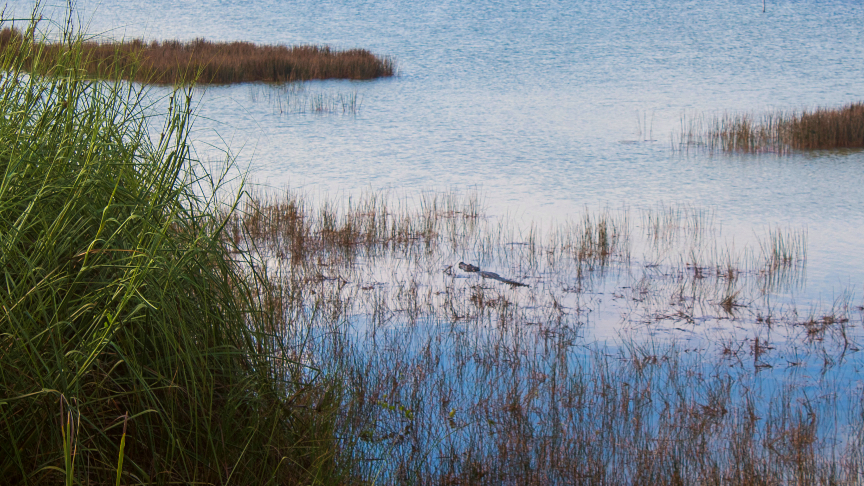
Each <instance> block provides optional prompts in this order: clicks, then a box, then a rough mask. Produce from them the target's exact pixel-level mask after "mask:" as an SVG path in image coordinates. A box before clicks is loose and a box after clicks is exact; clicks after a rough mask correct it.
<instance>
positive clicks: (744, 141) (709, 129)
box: [680, 102, 864, 153]
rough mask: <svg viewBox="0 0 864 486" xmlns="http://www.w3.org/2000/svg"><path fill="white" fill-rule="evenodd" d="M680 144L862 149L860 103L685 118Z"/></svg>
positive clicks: (730, 148)
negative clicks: (759, 113) (794, 110)
mask: <svg viewBox="0 0 864 486" xmlns="http://www.w3.org/2000/svg"><path fill="white" fill-rule="evenodd" d="M680 142H681V145H682V146H684V147H691V146H703V147H706V148H708V149H709V150H717V151H723V152H745V153H766V152H769V153H790V152H793V151H800V150H831V149H846V148H852V149H857V148H864V103H862V102H856V103H850V104H847V105H845V106H842V107H840V108H816V109H814V110H812V111H809V110H803V111H801V112H791V113H784V112H773V113H766V114H763V115H761V116H754V115H751V114H746V113H745V114H724V115H723V116H719V117H715V118H712V119H704V118H695V119H691V120H685V121H684V122H683V123H682V129H681V139H680Z"/></svg>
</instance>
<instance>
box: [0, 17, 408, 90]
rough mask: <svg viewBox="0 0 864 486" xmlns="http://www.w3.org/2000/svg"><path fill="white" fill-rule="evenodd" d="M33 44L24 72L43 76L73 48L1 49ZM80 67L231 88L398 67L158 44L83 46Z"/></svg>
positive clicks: (355, 57) (371, 58)
mask: <svg viewBox="0 0 864 486" xmlns="http://www.w3.org/2000/svg"><path fill="white" fill-rule="evenodd" d="M28 42H32V43H34V44H35V45H34V47H33V48H32V49H30V50H29V54H28V57H27V58H25V59H24V68H25V69H27V70H36V71H38V72H43V70H44V69H46V68H50V67H52V66H55V64H56V62H55V60H56V59H57V58H58V57H59V56H63V55H65V54H64V53H65V51H67V50H68V49H69V46H68V45H67V44H65V43H64V42H44V41H36V40H34V38H33V36H25V35H23V34H22V33H21V32H20V31H18V30H15V29H12V28H6V29H3V31H2V32H0V49H3V50H6V49H13V50H15V49H19V46H20V45H21V44H22V43H28ZM75 48H76V49H78V50H80V54H81V57H82V62H81V63H80V65H79V66H77V67H78V68H80V69H83V70H84V71H85V72H86V73H87V75H88V76H90V77H93V78H97V79H118V76H122V79H127V80H130V81H136V82H141V83H153V84H179V83H185V82H190V81H192V80H195V81H196V82H197V83H213V84H230V83H249V82H256V81H260V82H273V83H279V82H287V81H305V80H310V79H373V78H380V77H387V76H393V75H394V74H395V70H396V68H395V63H394V61H393V60H392V59H390V58H387V57H380V56H376V55H374V54H372V53H371V52H369V51H367V50H365V49H350V50H346V51H337V50H334V49H331V48H330V47H328V46H314V45H303V46H290V47H289V46H285V45H263V46H262V45H256V44H252V43H250V42H210V41H207V40H204V39H196V40H194V41H191V42H180V41H176V40H173V41H163V42H159V41H153V42H150V43H147V42H145V41H143V40H141V39H135V40H131V41H120V42H95V41H88V42H80V43H79V44H78V45H77V46H76V47H75Z"/></svg>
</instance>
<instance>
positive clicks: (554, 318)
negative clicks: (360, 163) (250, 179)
mask: <svg viewBox="0 0 864 486" xmlns="http://www.w3.org/2000/svg"><path fill="white" fill-rule="evenodd" d="M475 201H476V198H475V197H473V196H472V195H469V197H467V198H463V197H459V196H455V195H450V196H448V195H444V196H440V195H439V196H437V197H434V198H431V197H427V198H426V199H425V201H424V202H422V203H421V204H419V205H418V204H415V205H413V206H411V205H405V206H403V207H397V206H395V205H394V204H391V203H388V201H387V198H386V197H385V196H383V195H381V194H379V193H372V194H368V195H366V196H364V197H361V198H359V199H353V200H349V201H347V202H346V201H344V200H343V201H341V202H340V201H339V200H330V201H325V202H317V203H316V202H313V201H312V200H311V199H309V198H308V197H305V196H303V194H301V193H296V192H295V193H286V194H285V195H278V196H277V195H273V194H260V193H259V194H253V195H252V197H251V198H250V199H248V200H247V201H245V204H244V205H241V210H240V211H238V212H237V213H235V214H234V218H233V219H231V221H230V222H229V223H228V227H229V233H231V234H233V235H235V236H234V238H235V240H236V241H238V242H239V244H238V246H239V247H241V248H246V249H247V250H249V251H254V252H257V253H259V254H260V255H261V257H262V258H261V262H262V263H263V264H264V265H266V266H267V270H266V274H267V277H268V278H269V279H271V281H272V283H273V285H272V287H273V288H279V289H282V291H283V294H282V295H281V298H282V299H284V300H283V302H282V303H281V304H280V305H281V310H280V311H279V312H284V314H285V316H286V318H285V322H286V323H288V325H290V326H291V329H294V330H296V333H297V334H296V335H295V336H291V335H286V339H287V340H288V341H287V342H286V344H285V349H286V350H291V352H292V353H293V354H291V355H289V357H290V359H292V360H295V361H298V362H302V363H304V364H307V365H308V366H309V369H316V370H317V369H320V370H321V371H322V373H323V374H324V375H325V376H333V377H334V381H335V382H337V383H340V384H341V385H340V386H341V388H339V389H338V390H336V391H335V392H334V393H338V397H336V398H334V401H335V403H337V404H338V405H337V406H336V408H337V410H338V412H335V416H336V422H337V423H336V425H335V426H334V427H335V429H334V430H335V431H336V433H335V435H336V436H337V437H338V438H339V439H338V440H339V446H338V447H337V449H338V452H337V457H336V462H337V463H338V464H339V466H340V467H342V468H344V469H345V470H348V471H350V473H349V474H350V478H351V479H350V481H348V482H349V483H351V484H406V483H410V484H419V485H422V484H453V485H456V484H465V485H467V484H529V485H531V484H538V485H539V484H584V485H592V484H610V485H618V484H621V485H631V484H648V483H654V484H670V485H673V484H674V485H680V484H714V485H723V484H765V485H769V484H797V485H810V484H849V485H852V484H860V483H861V479H862V478H864V467H862V464H864V457H862V451H864V448H862V447H861V444H862V440H864V436H862V435H861V434H862V433H864V432H862V430H864V429H862V425H861V424H862V421H861V417H864V415H861V407H860V404H861V403H862V402H861V400H860V397H861V395H860V391H859V390H857V389H852V388H851V387H848V386H845V384H844V382H841V381H836V382H835V381H834V380H837V378H835V376H836V375H833V374H832V373H834V371H832V370H831V368H830V366H835V365H832V364H830V363H841V362H842V359H844V358H843V357H842V356H843V353H844V352H847V350H848V352H850V353H851V352H852V351H851V350H852V349H857V348H855V346H856V340H857V339H859V337H860V333H858V332H857V331H856V329H858V328H859V327H860V325H861V321H860V318H858V317H856V316H857V314H856V313H853V312H851V311H850V309H851V307H850V306H851V304H850V303H849V302H848V299H846V300H842V301H839V302H838V303H835V305H834V306H833V307H832V308H831V309H830V310H825V311H823V310H814V311H813V312H815V313H811V315H810V317H807V318H805V319H802V318H801V317H799V316H798V314H797V313H796V312H794V309H788V310H784V309H782V308H778V307H776V304H775V305H774V306H772V304H771V303H770V302H768V300H765V299H760V297H759V296H761V295H762V294H764V291H763V289H764V288H765V285H764V283H763V282H762V278H763V277H762V275H763V273H766V274H770V273H772V272H777V271H788V272H793V271H796V269H800V267H801V266H803V262H804V261H806V258H805V256H806V253H805V251H804V250H805V248H804V243H805V239H804V237H803V235H802V234H799V233H797V232H794V231H780V230H774V231H770V232H769V233H768V234H766V236H765V241H764V242H763V243H762V244H761V245H759V246H758V248H756V250H761V251H756V252H754V253H752V255H751V254H749V253H746V252H745V253H743V256H742V254H740V253H739V254H737V256H736V255H735V254H733V253H732V252H731V250H728V251H723V249H718V250H715V249H712V248H713V245H714V241H715V238H716V237H717V236H718V231H719V230H718V229H717V228H715V226H716V225H715V224H714V223H713V220H712V217H711V215H710V214H708V213H706V212H704V211H700V210H696V209H692V208H685V209H681V208H664V209H662V210H661V212H660V213H658V214H648V215H646V216H645V218H644V222H645V223H646V224H644V225H643V227H642V228H643V230H644V233H645V238H646V240H647V242H648V244H649V245H656V246H657V247H658V248H659V251H660V253H661V254H664V255H665V258H662V259H657V260H656V261H657V262H659V263H658V264H652V265H650V266H649V267H645V268H644V269H643V262H642V260H641V259H640V258H639V256H638V255H639V252H638V250H639V249H640V246H639V243H640V240H639V238H640V233H639V232H637V231H634V230H635V229H636V228H635V227H634V226H633V225H632V224H631V220H630V219H629V218H628V217H627V216H626V215H619V214H617V213H614V212H611V211H603V212H600V213H597V214H595V213H586V215H585V216H584V217H583V218H580V219H576V220H574V221H572V222H571V223H569V224H565V225H563V226H561V227H552V228H550V229H549V232H544V231H540V230H539V229H538V228H537V227H536V226H532V229H531V231H528V232H521V231H517V230H515V229H513V228H511V227H509V226H508V225H506V224H503V223H502V222H500V221H496V220H492V219H489V218H486V217H485V216H484V215H483V213H482V211H478V209H477V207H478V205H477V203H476V202H475ZM648 248H649V250H652V251H653V246H649V247H648ZM631 254H632V255H633V256H631ZM748 255H750V256H749V257H748ZM650 257H651V258H652V260H651V261H655V260H654V259H653V258H654V257H653V254H652V255H650ZM471 258H474V260H471V261H475V262H477V263H478V264H480V265H481V266H482V267H483V268H490V269H491V270H495V271H501V272H502V273H503V272H507V275H508V276H509V275H513V276H518V277H519V278H522V279H524V280H525V281H528V282H530V283H531V286H530V287H528V288H519V289H511V288H508V287H506V286H503V285H498V284H496V283H494V282H488V281H487V282H483V281H481V280H479V279H472V278H471V277H469V276H467V275H466V274H464V273H460V272H459V271H458V270H456V269H454V268H452V267H453V263H455V262H457V261H459V260H460V259H464V260H466V261H467V260H469V259H471ZM631 259H632V260H631ZM751 260H752V261H751ZM654 267H657V268H654ZM696 269H698V270H696ZM730 273H731V274H732V276H733V277H734V278H728V277H727V276H728V275H729V274H730ZM616 282H617V283H616ZM600 291H602V292H604V294H603V295H604V297H603V299H604V300H605V301H606V302H607V303H608V302H616V301H617V302H620V303H621V304H620V305H621V307H620V309H621V310H622V311H624V312H626V314H627V315H628V316H630V317H627V320H628V321H631V322H633V324H631V325H625V326H624V327H623V328H622V333H629V332H631V331H633V330H636V329H635V328H634V327H633V326H638V325H640V323H641V322H649V321H650V322H649V323H648V324H647V326H650V329H654V330H661V329H663V328H664V327H665V328H667V329H668V328H673V326H674V328H677V327H681V326H685V327H688V328H689V329H693V330H694V331H699V332H706V333H710V332H714V331H710V330H709V328H715V327H716V328H721V326H722V330H721V331H718V332H719V334H718V336H719V337H720V339H718V340H717V341H712V340H711V338H710V336H711V334H706V340H705V341H698V342H699V344H698V345H696V344H695V342H694V341H689V340H685V341H683V342H678V344H676V342H675V341H674V340H656V341H655V340H653V339H651V338H646V337H645V336H641V337H640V336H639V335H638V334H632V335H629V334H622V335H621V339H620V341H617V342H612V343H608V342H604V341H603V340H602V339H598V338H596V337H594V336H593V334H594V333H595V332H596V331H599V330H602V327H603V324H602V322H604V321H601V324H600V325H599V326H598V325H597V324H592V323H591V319H595V318H593V317H591V316H594V315H597V314H599V313H602V312H603V310H602V306H599V305H598V304H599V300H594V299H595V298H596V296H598V295H599V294H598V292H600ZM718 310H721V311H723V314H719V315H718V312H717V311H718ZM765 316H767V317H765ZM814 316H824V317H821V318H817V317H814ZM598 318H599V317H598ZM664 323H666V324H664ZM739 326H743V327H746V328H747V329H748V331H747V332H742V333H736V332H735V329H738V328H739ZM766 329H767V330H769V331H770V332H765V330H766ZM637 332H638V330H637ZM289 334H290V333H289ZM783 334H787V335H788V336H790V339H792V340H794V342H793V346H792V347H793V348H795V349H796V354H795V355H794V356H795V357H794V358H792V357H790V355H789V354H788V353H787V351H788V350H787V349H785V348H784V341H783V338H782V337H781V335H783ZM694 346H695V347H694ZM697 348H699V349H697ZM793 359H794V368H793V371H790V372H788V373H787V372H786V371H785V368H786V366H787V363H788V366H793V365H792V364H791V360H793ZM823 363H824V364H823ZM836 366H837V367H841V366H846V367H848V366H849V364H846V365H842V364H838V365H836ZM805 368H806V369H809V370H810V371H812V372H820V373H824V374H825V376H826V378H825V379H824V380H820V381H818V385H813V384H812V383H809V382H806V381H799V380H798V379H796V376H797V375H795V374H792V373H794V370H795V369H805ZM810 386H819V387H820V390H821V389H822V388H824V389H825V390H824V391H820V392H819V393H816V394H814V393H813V392H812V391H811V389H810V388H809V387H810ZM835 386H836V387H837V389H834V388H832V387H835ZM847 409H848V411H849V413H848V415H849V416H848V418H847V417H846V416H845V414H846V412H845V410H847ZM832 424H835V425H832Z"/></svg>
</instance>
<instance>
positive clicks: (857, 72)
mask: <svg viewBox="0 0 864 486" xmlns="http://www.w3.org/2000/svg"><path fill="white" fill-rule="evenodd" d="M64 7H65V4H63V5H59V6H56V7H53V6H50V5H49V6H48V7H47V11H46V18H55V19H57V18H62V8H64ZM77 7H78V15H79V17H80V19H79V21H78V22H79V24H81V25H83V26H84V28H85V29H86V30H87V31H89V32H93V33H99V34H100V35H103V36H107V37H112V38H121V37H127V38H128V37H144V38H146V39H168V38H177V39H180V40H191V39H194V38H197V37H204V38H207V39H213V40H247V41H253V42H258V43H285V44H297V43H313V44H329V45H332V46H334V47H337V48H352V47H363V48H368V49H370V50H372V51H373V52H375V53H378V54H382V55H388V56H392V57H393V58H395V60H396V61H397V63H398V66H399V72H400V74H399V76H398V77H396V78H393V79H384V80H376V81H367V82H349V81H328V82H311V83H305V84H304V85H302V86H301V87H294V88H292V89H290V90H285V89H277V88H272V87H268V86H260V85H259V86H256V85H251V86H250V85H241V86H231V87H211V88H208V89H207V90H206V91H205V92H204V93H203V95H202V100H201V104H200V107H199V112H200V117H199V119H198V122H197V130H196V139H197V140H198V144H197V147H198V150H199V155H201V156H202V157H203V158H205V159H207V158H218V157H220V155H219V154H220V151H221V150H224V149H226V148H228V149H230V150H231V151H232V152H233V153H234V154H235V155H237V157H238V160H239V161H240V162H241V164H243V165H244V166H247V165H248V166H249V167H250V169H251V172H250V174H251V179H252V180H253V181H255V182H257V183H260V184H264V185H267V186H270V187H277V188H279V187H284V186H286V185H290V186H291V187H293V188H300V189H303V190H306V191H308V192H311V193H318V194H320V193H327V194H330V195H341V194H356V193H358V192H360V191H362V190H365V189H381V188H386V189H390V190H393V191H394V192H396V193H397V194H405V195H409V196H410V195H411V194H416V193H417V192H418V191H421V190H429V189H441V190H452V189H455V190H464V189H466V188H469V187H478V188H479V190H480V192H481V193H482V194H483V195H484V200H485V204H486V206H487V208H488V211H489V212H490V213H491V214H493V215H503V214H510V215H516V217H517V218H519V219H521V220H522V221H525V222H531V221H535V222H545V221H551V220H565V219H568V218H570V217H573V216H578V215H579V214H581V213H582V211H583V208H585V207H586V206H587V207H589V208H599V207H611V208H614V209H619V208H631V209H634V208H635V209H639V208H654V207H657V206H658V205H669V204H682V203H683V204H688V205H692V206H693V207H697V208H706V209H709V210H713V211H714V212H715V214H716V216H717V219H718V221H719V222H720V223H721V224H722V225H723V228H724V231H725V232H726V234H727V235H728V236H729V238H730V240H732V239H734V240H735V242H736V244H739V245H740V244H742V242H748V241H752V240H753V239H754V235H764V234H765V232H766V229H767V228H769V227H777V226H779V227H783V228H791V229H798V230H806V231H807V234H808V240H807V243H808V271H807V279H808V281H807V285H808V287H809V288H810V289H811V296H815V298H816V299H821V300H823V301H828V302H830V301H831V300H832V299H833V298H834V297H835V296H836V295H837V294H839V293H840V292H842V291H845V290H851V291H853V292H856V293H857V295H859V296H860V289H861V286H862V283H864V259H862V258H861V255H864V210H862V208H864V191H862V189H861V188H862V187H864V170H862V169H864V152H861V151H854V152H843V153H836V152H831V153H826V152H818V153H806V154H798V155H793V156H784V157H777V156H772V155H766V156H732V155H721V154H708V153H705V152H704V151H699V150H691V151H689V153H682V152H681V151H677V150H674V143H673V136H674V135H675V134H677V133H678V132H679V131H680V127H681V119H682V116H684V117H694V116H700V115H706V116H712V115H716V114H722V113H723V112H726V111H729V112H742V111H746V112H751V113H756V114H758V113H761V112H765V111H767V110H775V109H778V110H794V109H802V108H812V107H815V106H839V105H841V104H844V103H848V102H851V101H857V100H861V99H862V98H864V29H862V27H861V26H862V25H864V6H862V4H861V3H860V2H857V1H849V0H834V1H818V2H817V1H811V0H769V1H768V2H767V9H766V12H764V13H763V12H762V2H761V1H759V0H731V1H718V2H701V1H692V0H691V1H667V0H657V1H647V2H643V1H623V0H615V1H609V2H600V3H598V2H575V1H551V2H530V1H529V2H521V1H496V0H480V1H475V2H459V1H452V0H442V1H439V2H400V1H395V0H387V1H368V2H349V1H344V0H330V1H283V0H279V1H275V0H262V1H230V2H229V1H219V0H208V1H202V2H188V1H187V2H177V1H164V0H154V1H148V2H132V3H130V2H125V1H118V0H99V1H90V0H87V1H79V2H77ZM30 8H31V6H30V3H29V2H11V3H10V4H9V6H8V9H7V17H9V16H10V14H12V15H14V16H16V17H25V16H26V15H27V13H28V12H29V10H30ZM156 91H157V92H158V91H159V90H156ZM355 93H356V96H357V98H358V99H359V101H360V107H359V109H358V110H357V111H356V113H351V114H343V113H341V111H340V110H337V112H335V113H315V112H313V111H312V110H311V109H308V106H307V107H306V108H307V109H303V104H304V103H306V104H308V103H311V101H309V100H311V99H312V98H314V97H316V96H319V97H323V98H325V99H335V98H337V97H339V96H340V95H341V96H349V95H353V94H355ZM292 97H293V101H292V99H290V98H292ZM297 100H299V101H297ZM304 100H305V101H304ZM292 103H293V104H292ZM298 103H300V104H299V105H298ZM298 106H299V108H298Z"/></svg>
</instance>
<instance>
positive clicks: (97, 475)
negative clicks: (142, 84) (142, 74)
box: [0, 39, 334, 485]
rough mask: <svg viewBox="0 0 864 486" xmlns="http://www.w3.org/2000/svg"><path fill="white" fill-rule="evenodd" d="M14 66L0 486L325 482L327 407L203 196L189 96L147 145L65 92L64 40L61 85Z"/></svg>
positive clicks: (100, 95)
mask: <svg viewBox="0 0 864 486" xmlns="http://www.w3.org/2000/svg"><path fill="white" fill-rule="evenodd" d="M15 49H21V50H20V51H18V50H15ZM15 49H13V48H11V47H10V46H9V45H8V44H7V46H6V49H4V50H3V51H2V55H0V69H2V72H3V73H4V75H3V77H2V79H0V176H2V179H0V278H2V281H3V291H2V292H0V423H2V424H3V425H2V427H3V433H2V440H0V477H2V478H3V479H2V482H3V483H4V484H59V483H64V484H67V485H72V484H109V483H110V484H121V483H122V484H193V483H194V484H229V483H230V484H235V483H234V482H232V478H234V480H235V481H236V480H237V479H238V478H242V481H241V482H242V484H265V483H267V482H268V481H273V482H274V483H277V484H288V483H296V482H304V483H306V482H308V481H306V480H305V479H304V478H306V477H313V478H317V479H321V478H324V477H327V475H328V474H330V472H331V471H332V470H333V469H332V468H333V462H332V458H333V455H334V441H333V440H332V438H333V435H332V421H331V420H330V418H329V417H330V416H331V415H330V414H329V413H328V411H329V410H331V408H332V403H333V399H332V397H331V396H330V395H329V394H328V393H327V391H326V388H324V387H322V386H318V385H317V383H318V382H316V381H315V380H314V379H312V378H311V377H309V376H306V375H305V373H304V368H302V367H300V366H299V365H297V364H296V361H293V360H292V358H291V356H292V354H291V352H290V350H288V349H286V348H285V347H284V341H285V339H286V338H285V334H286V333H288V332H290V329H291V328H290V327H289V326H288V325H286V324H285V323H284V322H282V321H281V320H280V319H281V315H278V314H275V313H274V312H272V310H271V309H270V308H268V300H267V296H268V295H270V294H272V292H273V288H272V287H270V286H269V284H268V283H267V281H266V280H265V279H263V278H261V276H260V275H258V274H256V273H255V272H253V271H251V270H250V269H254V268H255V267H254V265H252V263H254V262H251V261H249V260H248V258H246V257H245V256H244V255H238V254H236V253H233V254H232V253H230V252H229V251H228V248H226V246H225V238H223V237H222V236H221V228H222V227H223V222H222V221H221V220H220V219H219V218H218V217H217V212H216V211H215V210H214V206H215V205H216V204H217V203H218V201H217V200H216V199H215V198H211V197H204V196H202V195H201V194H202V191H201V190H200V189H201V185H200V184H202V183H206V182H207V180H208V179H207V178H206V177H201V176H199V175H196V173H195V170H194V169H193V164H192V161H191V159H190V147H189V144H188V141H187V136H188V133H189V123H190V111H191V110H190V109H189V106H190V103H191V95H190V94H189V93H191V92H187V93H175V95H174V97H175V98H174V99H172V103H171V105H172V107H173V108H172V109H171V111H170V112H169V113H167V114H166V115H165V118H164V126H163V129H162V137H161V138H160V139H159V141H158V143H155V142H151V140H150V138H149V133H150V131H149V129H148V125H149V124H150V123H151V120H150V119H147V118H145V116H144V115H143V111H142V106H141V102H142V101H143V99H142V98H141V93H140V92H139V91H136V90H134V89H132V88H131V87H130V86H129V85H128V84H124V83H120V82H115V83H103V82H88V81H86V80H85V79H83V78H82V77H81V75H80V74H77V73H80V70H79V69H78V68H79V67H80V64H79V61H80V58H81V56H82V47H81V44H80V42H76V41H75V39H71V40H70V42H69V44H68V49H66V50H63V51H58V52H57V57H56V58H54V59H53V62H54V65H52V66H45V67H46V71H51V72H64V73H67V75H65V76H62V77H60V76H50V77H41V76H38V75H32V74H31V75H25V74H23V71H25V70H26V68H27V62H28V61H27V60H28V59H30V60H32V59H34V58H36V57H38V55H37V54H36V53H35V52H34V50H36V49H41V47H40V46H37V45H34V44H26V43H21V44H18V45H17V47H16V48H15ZM43 60H44V58H43ZM210 189H212V188H210ZM210 192H211V193H212V191H210ZM204 193H208V192H207V191H205V192H204ZM298 381H302V382H303V383H304V387H305V388H304V390H306V391H299V390H300V386H299V385H296V386H295V383H297V382H298ZM300 407H303V408H300ZM307 410H308V411H307Z"/></svg>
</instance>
